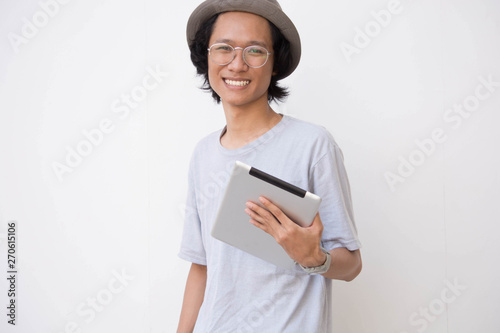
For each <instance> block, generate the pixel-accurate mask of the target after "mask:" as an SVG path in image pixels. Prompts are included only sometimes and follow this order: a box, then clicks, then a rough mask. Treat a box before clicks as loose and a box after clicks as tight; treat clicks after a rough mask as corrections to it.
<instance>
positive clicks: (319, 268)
mask: <svg viewBox="0 0 500 333" xmlns="http://www.w3.org/2000/svg"><path fill="white" fill-rule="evenodd" d="M320 250H321V252H322V253H323V255H322V256H323V259H321V260H319V259H318V261H316V262H317V263H319V262H320V263H319V264H317V265H315V266H303V265H301V264H299V265H300V267H301V268H302V270H303V271H304V272H306V273H307V274H324V273H326V272H328V270H329V269H330V264H331V262H332V257H331V255H330V253H329V252H328V251H327V250H326V249H324V248H321V249H320ZM325 257H326V259H324V258H325ZM305 264H308V263H305Z"/></svg>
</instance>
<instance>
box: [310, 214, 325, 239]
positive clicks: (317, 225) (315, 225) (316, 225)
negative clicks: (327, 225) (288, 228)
mask: <svg viewBox="0 0 500 333" xmlns="http://www.w3.org/2000/svg"><path fill="white" fill-rule="evenodd" d="M308 229H310V230H311V231H316V232H319V233H320V234H322V233H323V221H321V217H320V216H319V213H316V216H315V217H314V219H313V221H312V223H311V225H310V226H309V227H308Z"/></svg>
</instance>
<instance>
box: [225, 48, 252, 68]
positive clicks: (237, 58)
mask: <svg viewBox="0 0 500 333" xmlns="http://www.w3.org/2000/svg"><path fill="white" fill-rule="evenodd" d="M238 50H241V52H238ZM228 69H229V70H232V71H235V72H242V71H246V70H248V65H247V63H246V62H245V60H244V59H243V48H242V47H235V48H234V59H233V61H231V62H230V63H229V64H228Z"/></svg>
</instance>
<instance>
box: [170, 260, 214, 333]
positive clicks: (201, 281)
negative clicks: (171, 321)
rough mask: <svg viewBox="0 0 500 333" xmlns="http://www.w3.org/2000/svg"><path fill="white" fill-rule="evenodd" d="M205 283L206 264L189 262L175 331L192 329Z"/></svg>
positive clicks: (183, 332)
mask: <svg viewBox="0 0 500 333" xmlns="http://www.w3.org/2000/svg"><path fill="white" fill-rule="evenodd" d="M206 283H207V266H203V265H198V264H191V269H190V270H189V274H188V277H187V281H186V289H185V290H184V301H183V302H182V310H181V316H180V319H179V326H178V327H177V333H187V332H192V331H193V329H194V325H195V323H196V319H197V318H198V312H199V311H200V307H201V304H202V303H203V297H204V294H205V286H206Z"/></svg>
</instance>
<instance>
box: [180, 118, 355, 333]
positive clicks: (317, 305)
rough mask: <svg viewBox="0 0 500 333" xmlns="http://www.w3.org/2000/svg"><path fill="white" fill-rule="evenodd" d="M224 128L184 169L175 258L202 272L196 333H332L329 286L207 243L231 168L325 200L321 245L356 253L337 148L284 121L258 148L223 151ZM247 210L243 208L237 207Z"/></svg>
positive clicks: (323, 134) (322, 134) (316, 132)
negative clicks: (250, 170)
mask: <svg viewBox="0 0 500 333" xmlns="http://www.w3.org/2000/svg"><path fill="white" fill-rule="evenodd" d="M224 131H225V128H224V129H222V130H219V131H216V132H214V133H212V134H210V135H208V136H207V137H205V138H204V139H202V140H201V141H200V142H199V143H198V145H197V146H196V148H195V150H194V153H193V155H192V158H191V164H190V168H189V190H188V198H187V203H186V218H185V225H184V232H183V238H182V244H181V250H180V253H179V257H180V258H182V259H185V260H188V261H190V262H193V263H196V264H201V265H206V266H207V285H206V289H205V296H204V300H203V304H202V306H201V309H200V312H199V315H198V319H197V322H196V326H195V329H194V331H195V332H202V333H207V332H210V333H215V332H217V333H219V332H224V333H225V332H237V333H240V332H241V333H248V332H260V333H265V332H269V333H277V332H290V333H295V332H297V333H304V332H307V333H316V332H318V333H319V332H325V333H327V332H328V333H330V332H332V291H331V280H329V279H326V278H324V277H323V276H321V275H308V274H306V273H305V272H303V271H302V270H301V269H300V268H298V267H297V269H296V270H284V269H281V268H279V267H277V266H275V265H273V264H270V263H267V262H265V261H263V260H261V259H259V258H256V257H254V256H252V255H250V254H247V253H245V252H243V251H241V250H239V249H236V248H234V247H232V246H230V245H227V244H225V243H223V242H221V241H219V240H216V239H214V238H213V237H212V236H211V235H210V230H211V228H212V223H213V222H214V219H215V216H216V214H217V209H218V207H219V204H220V202H221V199H222V197H223V194H224V190H225V187H226V184H227V182H228V180H229V176H230V173H231V171H232V167H233V164H234V162H235V161H236V160H240V161H242V162H243V163H246V164H248V165H251V166H253V167H255V168H257V169H259V170H262V171H264V172H266V173H269V174H271V175H273V176H276V177H278V178H281V179H283V180H285V181H287V182H289V183H292V184H294V185H296V186H298V187H300V188H303V189H305V190H308V191H310V192H312V193H315V194H317V195H319V196H320V197H321V198H322V202H321V206H320V209H319V213H320V217H321V220H322V222H323V225H324V231H323V235H322V242H321V245H322V246H323V247H324V248H326V249H327V250H331V249H333V248H337V247H345V248H347V249H349V250H351V251H353V250H357V249H359V248H360V246H361V244H360V242H359V240H358V236H357V230H356V226H355V223H354V217H353V211H352V204H351V194H350V189H349V182H348V179H347V174H346V171H345V168H344V164H343V156H342V152H341V150H340V148H339V147H338V146H337V144H336V143H335V141H334V139H333V137H332V136H331V135H330V133H329V132H328V131H327V130H326V129H325V128H323V127H321V126H318V125H314V124H311V123H308V122H305V121H302V120H298V119H296V118H293V117H290V116H287V115H284V116H283V118H282V119H281V121H280V122H279V123H278V124H277V125H275V126H274V127H273V128H272V129H270V130H269V131H268V132H266V133H265V134H264V135H262V136H260V137H259V138H258V139H256V140H255V141H252V142H251V143H249V144H247V145H245V146H243V147H241V148H238V149H226V148H224V147H223V146H222V145H221V144H220V136H221V134H222V133H223V132H224ZM242 209H244V207H242Z"/></svg>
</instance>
